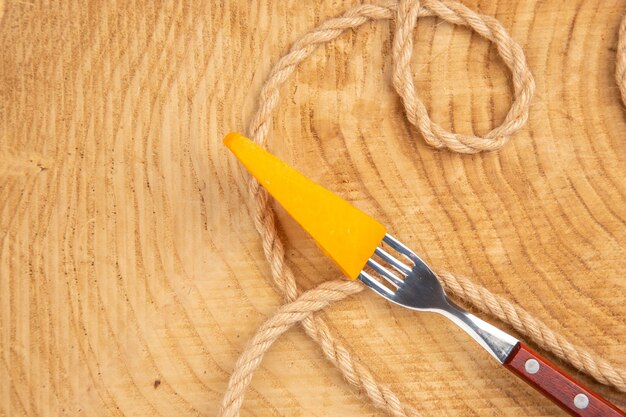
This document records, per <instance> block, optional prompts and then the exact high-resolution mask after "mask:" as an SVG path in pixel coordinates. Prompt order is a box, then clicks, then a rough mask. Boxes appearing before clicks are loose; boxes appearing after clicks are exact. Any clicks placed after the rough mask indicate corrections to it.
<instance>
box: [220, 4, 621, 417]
mask: <svg viewBox="0 0 626 417" xmlns="http://www.w3.org/2000/svg"><path fill="white" fill-rule="evenodd" d="M425 16H436V17H439V18H441V19H443V20H445V21H447V22H449V23H452V24H457V25H462V26H468V27H469V28H471V29H472V30H474V31H475V32H477V33H478V34H480V35H481V36H483V37H485V38H486V39H488V40H490V41H492V42H494V43H495V45H496V46H497V49H498V53H499V54H500V56H501V57H502V60H503V61H504V63H505V64H506V65H507V67H508V68H509V69H510V70H511V73H512V75H513V89H514V101H513V103H512V105H511V108H510V110H509V112H508V114H507V116H506V117H505V119H504V121H503V123H502V124H501V125H500V126H498V127H496V128H494V129H493V130H492V131H491V132H489V133H487V134H486V135H485V136H484V137H479V136H473V135H461V134H457V133H453V132H448V131H446V130H445V129H443V128H442V127H441V126H439V125H438V124H436V123H435V122H433V121H432V120H431V119H430V117H429V115H428V112H427V110H426V108H425V106H424V103H423V102H422V101H421V100H420V99H419V97H418V95H417V92H416V90H415V85H414V83H413V79H412V75H411V71H410V65H409V63H410V60H411V54H412V49H413V41H412V32H413V30H414V28H415V25H416V23H417V19H418V18H419V17H425ZM381 19H395V23H396V31H395V34H394V41H393V50H392V57H393V60H394V70H393V71H394V73H393V85H394V87H395V89H396V91H397V92H398V94H399V95H400V96H401V97H402V101H403V104H404V107H405V112H406V115H407V118H408V120H409V121H410V122H411V123H412V124H413V125H414V126H415V127H416V128H417V129H418V130H419V131H420V132H421V134H422V136H423V137H424V140H425V141H426V142H427V143H428V144H429V145H430V146H432V147H435V148H438V149H442V148H447V149H449V150H451V151H454V152H459V153H477V152H481V151H492V150H496V149H499V148H501V147H502V146H503V145H504V144H505V143H506V142H507V141H508V138H509V137H510V136H511V135H512V134H513V133H515V132H516V131H517V130H518V129H520V128H521V127H522V126H523V125H524V123H525V122H526V120H527V118H528V110H529V105H530V100H531V97H532V95H533V92H534V88H535V84H534V80H533V78H532V75H531V73H530V70H529V69H528V66H527V64H526V59H525V57H524V54H523V51H522V49H521V47H520V46H519V45H518V44H517V43H516V42H515V41H514V40H513V39H512V38H511V37H510V36H509V35H508V33H507V32H506V30H505V29H504V28H503V27H502V25H501V24H500V23H499V22H498V21H497V20H496V19H494V18H492V17H489V16H484V15H480V14H477V13H476V12H474V11H472V10H471V9H469V8H467V7H466V6H464V5H462V4H460V3H457V2H454V1H447V0H422V1H416V0H401V1H400V2H399V3H397V2H395V1H387V2H385V3H384V4H381V5H374V4H363V5H359V6H356V7H353V8H351V9H349V10H348V11H346V12H345V13H344V14H343V15H341V16H339V17H336V18H333V19H330V20H327V21H325V22H323V23H322V24H320V25H319V26H318V27H317V28H315V29H313V30H311V31H310V32H308V33H307V34H305V35H304V36H302V37H301V38H300V39H299V40H297V41H296V42H295V43H294V44H293V45H292V47H291V49H290V51H289V52H288V53H287V54H286V55H285V56H283V57H282V58H281V59H280V60H278V62H277V63H276V64H275V66H274V68H273V69H272V71H271V72H270V75H269V76H268V79H267V81H266V82H265V84H264V85H263V87H262V89H261V93H260V98H259V107H258V110H257V112H256V114H255V115H254V117H253V118H252V121H251V123H250V127H249V136H250V137H251V138H252V140H254V141H255V142H257V143H259V144H260V145H262V146H264V145H265V143H266V140H267V135H268V133H269V130H270V124H271V116H272V112H273V110H274V109H275V108H276V106H277V104H278V100H279V89H280V87H281V86H282V84H284V82H285V81H286V80H287V79H288V78H289V76H290V75H291V74H292V73H293V72H294V70H295V69H296V67H297V66H298V65H299V64H300V63H301V62H302V61H304V60H305V59H306V58H307V57H308V56H309V55H310V54H311V53H312V52H313V51H314V50H315V49H316V48H317V47H318V46H320V45H322V44H325V43H327V42H330V41H332V40H334V39H335V38H337V37H338V36H339V35H341V33H343V32H344V31H345V30H348V29H352V28H356V27H358V26H360V25H362V24H364V23H366V22H368V21H371V20H381ZM625 33H626V18H625V19H624V21H623V22H622V26H621V29H620V42H619V46H618V52H619V51H621V52H622V54H621V58H623V59H622V60H621V62H619V63H618V66H617V69H616V77H617V79H618V83H620V90H621V92H622V97H623V99H624V102H625V103H626V40H624V39H622V36H621V35H622V34H625ZM624 38H626V37H624ZM248 191H249V193H250V195H251V197H252V199H253V202H254V214H253V215H254V222H255V227H256V229H257V231H258V232H259V234H260V236H261V239H262V244H263V251H264V254H265V257H266V258H267V260H268V262H269V264H270V269H271V273H272V279H273V281H274V284H275V286H276V288H277V290H278V291H279V292H280V293H281V294H282V295H283V298H284V300H285V304H284V305H283V306H281V307H280V308H279V309H278V310H277V311H276V313H275V314H274V315H273V316H272V317H271V318H270V319H268V320H267V321H266V322H265V323H263V325H261V327H259V329H258V330H257V332H256V334H255V335H254V337H253V338H252V339H251V340H250V341H249V343H248V345H247V347H246V349H245V350H244V352H243V353H242V354H241V356H240V357H239V359H238V360H237V363H236V364H235V368H234V371H233V374H232V375H231V378H230V380H229V382H228V387H227V390H226V392H225V394H224V398H223V401H222V408H221V410H220V416H221V417H235V416H238V415H239V411H240V409H241V405H242V404H243V399H244V394H245V390H246V388H247V386H248V385H249V384H250V381H251V380H252V375H253V373H254V371H255V370H256V369H257V368H258V366H259V365H260V363H261V360H262V358H263V356H264V354H265V352H266V351H267V350H268V349H269V347H270V346H271V345H272V343H273V342H274V341H275V340H276V339H277V338H278V337H280V335H282V334H283V333H284V332H285V331H287V330H288V329H289V328H290V327H291V326H293V325H294V324H296V323H298V322H301V323H302V326H303V328H304V330H305V332H306V334H307V335H308V336H309V337H311V339H313V340H314V341H315V342H316V343H317V344H319V346H320V347H321V349H322V351H323V353H324V355H325V356H326V358H327V359H328V360H329V361H330V362H331V363H333V364H334V365H335V366H336V367H337V368H338V369H339V370H340V372H341V373H342V375H343V376H344V378H345V379H346V380H347V381H348V382H349V383H350V384H351V385H353V386H355V387H356V388H357V389H358V390H359V391H360V392H362V393H364V394H366V395H367V397H368V398H369V399H370V400H371V401H372V403H373V404H374V405H375V406H376V407H378V408H380V409H383V410H385V411H386V412H387V413H389V414H390V415H392V416H395V417H407V416H411V417H417V416H421V415H422V414H421V413H420V412H418V411H417V410H415V409H414V408H413V407H411V406H410V405H406V404H404V403H403V402H402V401H400V399H399V397H398V396H397V395H396V394H395V393H394V392H393V391H392V390H391V388H389V387H388V386H387V385H385V384H381V383H379V382H378V381H376V379H375V377H374V375H373V374H372V373H371V371H369V369H368V368H367V366H365V365H364V364H363V363H362V362H361V361H360V360H359V359H358V358H357V357H355V356H354V355H353V354H352V353H351V352H350V350H349V349H348V348H346V347H345V346H344V345H343V344H342V343H341V342H340V341H339V340H338V339H337V337H336V336H335V335H334V334H333V332H332V331H331V330H330V328H329V326H328V325H327V324H326V321H325V320H324V319H323V318H321V317H320V316H319V315H317V314H315V313H316V312H318V311H320V310H322V309H324V308H325V307H327V306H328V305H330V304H332V303H334V302H337V301H341V300H343V299H344V298H346V297H348V296H351V295H354V294H356V293H358V292H360V291H362V290H363V289H364V287H363V286H362V285H361V284H360V283H359V282H357V281H345V280H335V281H327V282H324V283H322V284H320V285H319V286H317V287H316V288H314V289H312V290H309V291H306V292H304V293H301V291H300V290H299V289H298V286H297V284H296V281H295V278H294V274H293V272H292V270H291V268H290V267H289V266H288V265H287V264H286V263H285V253H284V244H283V242H282V240H281V239H280V237H279V236H278V232H277V228H276V217H275V214H274V211H273V209H272V207H271V205H270V204H269V196H268V194H267V192H266V191H265V189H263V188H262V187H261V186H260V185H259V184H258V183H257V182H256V181H255V180H254V179H251V180H250V181H249V183H248ZM438 276H439V278H440V280H441V282H442V284H443V286H444V289H445V291H446V292H447V293H448V294H450V295H453V296H455V297H457V298H459V299H461V300H463V301H465V302H466V303H468V304H469V305H472V306H475V307H476V308H478V309H480V310H481V311H483V312H485V313H488V314H491V315H493V316H495V317H497V318H498V319H499V320H501V321H503V322H505V323H508V324H510V325H511V326H512V327H514V328H515V329H516V330H517V331H518V332H520V333H521V334H523V335H525V336H527V337H528V338H529V339H531V340H532V341H534V342H535V343H536V344H537V345H538V346H539V347H541V348H543V349H544V350H547V351H550V352H552V353H553V354H554V355H556V356H557V357H559V358H561V359H562V360H563V361H565V362H567V363H569V364H570V365H572V366H573V367H575V368H576V369H578V370H580V371H581V372H584V373H586V374H588V375H590V376H592V377H593V378H594V379H596V380H597V381H598V382H600V383H602V384H606V385H610V386H612V387H614V388H616V389H617V390H619V391H621V392H626V369H621V368H617V367H615V366H613V365H611V364H610V363H609V362H607V361H605V360H603V359H602V358H599V357H597V356H596V355H595V354H594V353H592V352H590V351H588V350H586V349H583V348H580V347H577V346H575V345H573V344H572V343H570V342H569V341H568V340H567V339H566V338H565V337H564V336H562V335H560V334H558V333H556V332H554V331H552V330H551V329H550V328H549V327H548V326H547V325H546V324H544V323H542V322H541V321H539V320H538V319H536V318H534V317H533V316H532V315H531V314H530V313H528V312H527V311H526V310H524V309H522V308H521V307H520V306H518V305H516V304H514V303H512V302H510V301H508V300H506V299H505V298H503V297H500V296H497V295H495V294H493V293H491V292H490V291H489V290H488V289H487V288H485V287H482V286H479V285H476V284H474V283H473V282H471V281H470V280H468V279H466V278H460V277H456V276H454V275H453V274H451V273H449V272H439V273H438Z"/></svg>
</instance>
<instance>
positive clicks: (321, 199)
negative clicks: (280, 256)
mask: <svg viewBox="0 0 626 417" xmlns="http://www.w3.org/2000/svg"><path fill="white" fill-rule="evenodd" d="M224 143H225V144H226V146H227V147H228V148H229V149H230V150H231V151H232V152H233V153H234V154H235V156H236V157H237V158H238V159H239V161H241V163H242V164H243V165H244V166H245V167H246V169H247V170H248V171H249V172H250V173H251V174H252V175H253V176H254V177H255V178H256V179H257V180H258V181H259V183H260V184H261V185H262V186H263V187H265V189H267V191H268V192H269V193H270V194H271V195H272V197H274V198H275V199H276V201H278V202H279V203H280V205H282V206H283V207H284V208H285V210H286V211H287V212H288V213H289V214H290V215H291V216H292V217H293V218H294V219H295V220H296V221H297V222H298V223H299V224H300V226H302V228H304V230H306V231H307V232H308V233H309V234H310V235H311V236H312V237H313V239H315V241H316V242H317V245H318V246H319V247H320V248H321V249H322V251H324V253H325V254H326V255H327V256H329V257H330V258H332V259H333V260H334V261H335V263H336V264H337V265H338V266H339V268H341V270H342V271H343V272H344V273H345V274H346V275H347V276H348V277H349V278H351V279H356V278H357V277H358V276H359V273H360V272H361V270H362V269H363V267H364V266H365V263H366V262H367V260H368V258H370V257H371V256H372V255H373V253H374V250H375V249H376V247H377V246H378V245H379V244H380V242H381V240H382V239H383V237H384V236H385V233H386V230H385V227H384V226H383V225H382V224H380V223H379V222H377V221H376V220H374V219H373V218H372V217H370V216H368V215H367V214H365V213H363V212H362V211H361V210H359V209H357V208H356V207H354V206H353V205H351V204H350V203H348V202H347V201H345V200H343V199H342V198H340V197H339V196H337V195H336V194H333V193H332V192H330V191H328V190H327V189H325V188H324V187H322V186H321V185H319V184H316V183H315V182H313V181H311V180H310V179H308V178H307V177H305V176H304V175H302V174H301V173H299V172H298V171H296V170H295V169H293V168H292V167H290V166H289V165H287V164H286V163H284V162H283V161H281V160H280V159H278V158H277V157H275V156H274V155H272V154H271V153H269V152H267V151H266V150H264V149H263V148H261V147H260V146H259V145H257V144H256V143H254V142H252V141H251V140H250V139H248V138H246V137H244V136H242V135H240V134H238V133H230V134H228V135H227V136H226V137H225V138H224Z"/></svg>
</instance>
